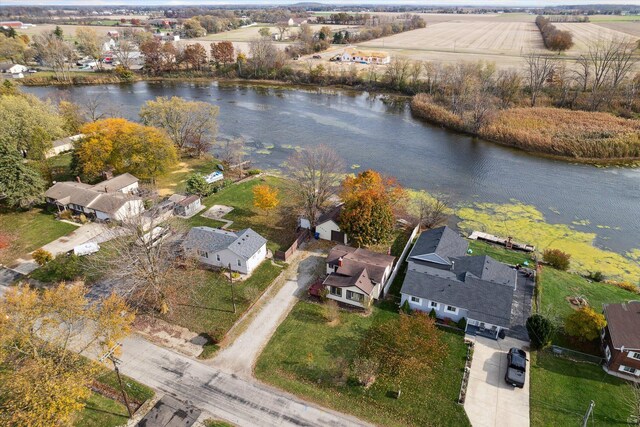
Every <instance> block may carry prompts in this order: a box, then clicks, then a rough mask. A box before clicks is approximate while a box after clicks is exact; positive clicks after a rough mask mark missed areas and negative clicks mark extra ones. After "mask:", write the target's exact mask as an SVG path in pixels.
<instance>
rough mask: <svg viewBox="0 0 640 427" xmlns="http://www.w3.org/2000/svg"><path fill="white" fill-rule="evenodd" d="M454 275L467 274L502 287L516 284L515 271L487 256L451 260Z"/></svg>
mask: <svg viewBox="0 0 640 427" xmlns="http://www.w3.org/2000/svg"><path fill="white" fill-rule="evenodd" d="M451 261H452V262H453V263H454V267H453V271H454V272H455V273H456V274H461V273H465V272H469V273H471V274H473V275H474V276H476V277H477V278H479V279H482V280H486V281H489V282H494V283H500V284H503V285H513V284H515V282H516V274H517V273H516V271H515V270H514V269H512V268H511V267H509V266H508V265H506V264H503V263H501V262H499V261H496V260H495V259H493V258H491V257H490V256H488V255H478V256H464V257H457V258H451Z"/></svg>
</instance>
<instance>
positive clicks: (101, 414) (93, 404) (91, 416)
mask: <svg viewBox="0 0 640 427" xmlns="http://www.w3.org/2000/svg"><path fill="white" fill-rule="evenodd" d="M128 419H129V414H128V413H127V408H126V407H125V406H124V405H123V404H122V403H120V402H117V401H115V400H112V399H109V398H108V397H104V396H102V395H101V394H98V393H91V396H90V397H89V399H87V402H86V406H85V407H84V409H83V410H82V411H81V412H79V413H78V414H77V415H76V417H75V420H74V422H73V425H74V426H76V427H85V426H94V427H115V426H121V425H123V424H125V423H126V422H127V420H128Z"/></svg>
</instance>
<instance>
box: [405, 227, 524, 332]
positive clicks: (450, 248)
mask: <svg viewBox="0 0 640 427" xmlns="http://www.w3.org/2000/svg"><path fill="white" fill-rule="evenodd" d="M467 248H468V244H467V241H466V240H465V239H463V238H462V237H461V236H460V235H458V233H456V232H455V231H454V230H452V229H450V228H449V227H440V228H436V229H433V230H429V231H425V232H423V233H422V234H421V235H420V237H419V238H418V240H417V241H416V243H415V245H414V246H413V248H412V249H411V252H409V255H408V257H407V261H408V267H407V273H406V276H405V279H404V282H403V284H402V289H401V290H400V295H401V304H404V303H405V302H408V304H409V307H411V309H413V310H420V311H424V312H427V313H428V312H431V311H432V310H433V312H434V313H435V315H436V317H437V318H439V319H451V320H452V321H455V322H457V321H459V320H460V319H463V318H464V319H465V320H466V324H467V326H466V328H467V332H469V333H479V334H481V335H486V336H489V337H491V338H498V336H499V335H500V332H501V331H503V330H504V331H506V330H508V329H509V328H510V324H511V306H512V304H513V293H514V290H515V286H516V281H517V271H516V270H514V269H513V268H511V267H509V266H508V265H506V264H503V263H501V262H498V261H496V260H494V259H493V258H491V257H489V256H485V255H482V256H468V255H467Z"/></svg>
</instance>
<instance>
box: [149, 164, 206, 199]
mask: <svg viewBox="0 0 640 427" xmlns="http://www.w3.org/2000/svg"><path fill="white" fill-rule="evenodd" d="M217 165H218V161H216V160H215V159H213V158H212V157H210V156H205V157H202V158H197V159H194V158H183V159H180V161H179V162H178V164H177V165H176V166H175V167H174V168H173V169H172V170H171V171H170V172H169V173H167V174H165V175H163V176H161V177H158V178H157V179H156V186H157V187H158V192H159V193H160V195H161V196H168V195H171V194H174V193H182V192H184V190H185V187H186V181H187V178H189V175H191V174H193V173H201V174H203V175H208V174H210V173H211V172H215V171H216V170H218V169H217V168H216V166H217Z"/></svg>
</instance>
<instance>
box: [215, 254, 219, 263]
mask: <svg viewBox="0 0 640 427" xmlns="http://www.w3.org/2000/svg"><path fill="white" fill-rule="evenodd" d="M216 261H218V262H220V254H216Z"/></svg>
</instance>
